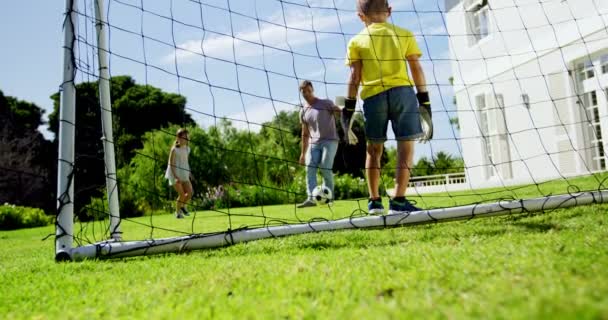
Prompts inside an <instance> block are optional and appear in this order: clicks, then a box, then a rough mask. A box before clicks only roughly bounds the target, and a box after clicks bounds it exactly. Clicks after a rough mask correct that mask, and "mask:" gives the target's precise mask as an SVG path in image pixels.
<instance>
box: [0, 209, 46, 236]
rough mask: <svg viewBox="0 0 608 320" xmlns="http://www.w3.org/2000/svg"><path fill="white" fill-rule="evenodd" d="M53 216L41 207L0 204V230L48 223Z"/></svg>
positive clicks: (39, 225)
mask: <svg viewBox="0 0 608 320" xmlns="http://www.w3.org/2000/svg"><path fill="white" fill-rule="evenodd" d="M52 222H53V218H52V217H49V216H47V215H45V214H44V211H42V209H38V208H28V207H19V206H15V205H9V204H4V205H2V206H0V230H15V229H20V228H33V227H42V226H46V225H49V224H51V223H52Z"/></svg>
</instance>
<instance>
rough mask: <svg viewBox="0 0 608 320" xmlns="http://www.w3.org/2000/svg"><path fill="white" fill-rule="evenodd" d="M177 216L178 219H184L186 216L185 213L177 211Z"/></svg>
mask: <svg viewBox="0 0 608 320" xmlns="http://www.w3.org/2000/svg"><path fill="white" fill-rule="evenodd" d="M175 217H176V218H177V219H183V218H184V215H183V214H182V213H181V212H176V213H175Z"/></svg>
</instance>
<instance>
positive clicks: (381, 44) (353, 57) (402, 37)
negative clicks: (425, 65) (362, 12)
mask: <svg viewBox="0 0 608 320" xmlns="http://www.w3.org/2000/svg"><path fill="white" fill-rule="evenodd" d="M409 56H422V52H421V51H420V48H418V44H417V43H416V38H415V36H414V34H413V33H411V32H410V31H408V30H405V29H402V28H399V27H397V26H395V25H393V24H390V23H387V22H384V23H373V24H370V25H369V26H367V27H366V28H365V29H363V30H362V31H361V32H359V33H358V34H357V35H356V36H354V37H353V38H352V39H351V40H350V41H349V43H348V50H347V53H346V64H347V65H349V66H350V65H351V64H352V63H353V62H355V61H358V60H361V61H362V63H363V70H362V71H361V73H362V74H361V85H362V89H361V99H367V98H369V97H371V96H374V95H377V94H379V93H381V92H384V91H386V90H388V89H390V88H394V87H399V86H411V85H414V83H413V81H412V80H410V77H409V74H408V70H407V61H406V59H405V58H406V57H409Z"/></svg>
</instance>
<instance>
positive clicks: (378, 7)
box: [342, 0, 433, 214]
mask: <svg viewBox="0 0 608 320" xmlns="http://www.w3.org/2000/svg"><path fill="white" fill-rule="evenodd" d="M357 11H358V13H357V14H358V16H359V18H360V19H361V21H362V22H363V23H364V24H365V28H364V29H363V30H362V31H361V32H359V33H358V34H357V35H355V36H354V37H353V38H352V39H351V40H350V42H349V43H348V50H347V65H349V66H350V71H351V73H350V79H349V83H348V95H347V98H346V101H345V106H344V109H343V113H342V126H343V127H349V126H350V122H351V121H352V114H353V113H354V110H355V105H356V103H357V100H356V99H357V92H358V90H359V85H361V86H362V89H361V94H360V95H361V99H362V100H363V114H364V116H365V133H366V136H367V140H368V143H367V158H366V162H365V167H366V173H367V184H368V189H369V194H370V199H369V202H368V210H369V213H370V214H383V213H384V206H383V205H382V198H381V197H380V194H379V191H378V187H379V182H380V158H381V156H382V152H383V147H384V142H385V141H386V131H387V128H388V121H389V120H390V121H391V124H392V128H393V132H394V134H395V139H396V140H397V170H396V176H397V177H396V181H397V183H396V185H395V195H394V198H392V199H390V206H389V214H395V213H405V212H411V211H418V210H420V208H417V207H415V206H414V205H412V204H411V203H410V202H409V201H408V200H406V199H405V189H406V187H407V184H408V182H409V179H410V168H411V167H412V165H413V158H414V142H415V140H417V139H421V140H424V141H428V140H430V139H432V136H433V130H432V118H431V107H430V101H429V94H428V91H427V89H426V79H425V77H424V72H423V70H422V66H421V65H420V62H419V60H418V59H419V58H420V57H421V56H422V52H421V51H420V49H419V48H418V44H417V43H416V38H415V37H414V35H413V34H412V33H411V32H410V31H408V30H405V29H402V28H399V27H397V26H395V25H392V24H390V23H388V22H386V21H387V19H388V17H389V16H390V15H391V7H390V6H389V5H388V1H387V0H357ZM406 61H407V64H406ZM407 65H409V67H410V70H411V73H412V78H410V77H409V75H408V67H407ZM413 85H415V86H416V89H417V92H418V93H417V94H416V93H414V89H413V88H412V86H413ZM416 100H418V103H417V101H416ZM419 106H420V107H419ZM423 126H424V127H425V128H424V129H425V130H423ZM345 132H346V131H345Z"/></svg>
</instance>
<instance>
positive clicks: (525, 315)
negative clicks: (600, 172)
mask: <svg viewBox="0 0 608 320" xmlns="http://www.w3.org/2000/svg"><path fill="white" fill-rule="evenodd" d="M569 183H571V184H576V185H578V186H581V189H593V188H594V186H595V188H597V185H598V184H597V181H595V180H594V179H592V178H583V179H578V180H576V179H575V180H570V182H569ZM567 184H568V183H567V182H563V181H558V182H552V183H548V184H544V185H543V186H542V188H544V189H543V190H541V191H539V190H538V188H537V187H536V186H533V187H521V188H518V189H516V191H501V194H495V193H493V192H494V191H488V190H484V191H483V192H484V193H488V195H487V198H485V199H484V198H482V197H480V196H477V195H471V194H469V195H467V194H465V193H461V195H462V196H457V197H455V196H456V195H457V194H452V197H445V195H434V196H429V197H428V198H427V197H425V198H424V201H425V203H426V205H427V206H431V204H430V202H431V200H430V199H432V200H433V201H432V202H433V204H432V205H433V206H437V207H439V206H446V205H451V204H452V203H453V202H454V201H457V202H459V203H470V202H476V201H482V200H489V199H492V198H493V199H496V198H500V197H507V196H513V195H512V194H511V193H513V192H516V193H517V197H530V196H535V195H537V193H539V192H543V193H563V192H565V187H566V185H567ZM503 192H504V194H503ZM467 196H468V198H467ZM442 201H443V202H442ZM361 205H364V203H363V202H361ZM356 207H357V203H356V202H353V201H344V202H339V203H337V204H336V206H335V207H334V209H333V211H334V212H333V214H334V216H340V215H341V216H343V215H348V214H350V212H349V210H351V211H352V210H353V209H355V208H356ZM607 209H608V205H591V206H584V207H583V206H581V207H575V208H570V209H560V210H555V211H552V212H549V213H545V214H537V215H528V216H521V215H520V216H507V217H495V218H487V219H479V220H471V221H467V222H449V223H442V224H433V225H425V226H415V227H409V228H393V229H382V230H353V231H343V232H328V233H319V234H308V235H300V236H293V237H286V238H279V239H268V240H261V241H256V242H250V243H245V244H239V245H235V246H232V247H228V248H222V249H216V250H205V251H195V252H190V253H187V254H169V255H161V256H153V257H140V258H131V259H121V260H106V261H85V262H79V263H61V264H58V263H55V262H54V261H53V249H54V243H53V241H52V240H48V241H41V239H42V238H43V237H44V236H46V235H48V234H50V233H52V232H53V228H52V227H44V228H35V229H25V230H19V231H8V232H0V243H1V244H2V246H1V247H0V268H1V271H2V272H0V319H19V318H26V319H30V318H34V319H55V318H67V319H83V318H86V319H96V318H104V319H108V318H112V319H114V318H119V319H121V318H124V319H188V318H192V319H200V318H220V319H249V318H251V319H255V318H289V319H300V318H306V319H313V318H331V319H339V318H353V319H361V318H365V319H369V318H373V319H393V318H404V319H409V318H425V319H426V318H436V319H443V318H456V319H459V318H497V319H530V318H537V319H538V318H543V319H544V318H558V319H608V215H607V214H606V211H607ZM239 212H243V213H260V212H261V208H243V209H238V210H233V211H231V213H239ZM294 212H296V213H297V214H298V215H299V216H300V217H301V218H302V219H307V218H311V217H326V218H331V214H332V213H331V212H330V211H328V210H327V209H322V208H319V209H307V210H299V211H295V210H294V207H293V206H273V207H265V208H264V214H265V215H266V216H272V217H290V218H293V216H294ZM211 215H213V214H212V213H205V212H200V213H198V214H197V218H196V220H195V222H194V223H192V218H190V219H186V220H176V219H174V218H173V217H171V216H169V215H161V216H153V217H142V218H138V219H134V221H137V222H144V223H149V222H150V221H152V223H153V224H154V225H155V226H158V227H164V228H168V229H175V230H182V231H184V232H189V231H190V230H192V229H195V231H197V232H198V231H212V230H217V229H221V228H225V226H226V225H227V222H226V221H225V220H226V218H225V217H222V216H218V217H215V218H214V217H211ZM203 217H205V218H203ZM150 219H152V220H150ZM258 220H259V218H235V221H233V226H235V227H236V226H238V225H241V224H248V223H256V222H259V221H258ZM96 225H97V228H99V227H101V226H102V224H87V225H83V231H82V233H81V234H82V237H83V238H84V237H91V238H94V237H96V235H95V234H96V233H99V230H93V227H94V226H96ZM123 229H124V231H125V237H127V238H132V239H142V238H147V237H149V236H150V229H149V228H147V227H146V226H141V225H137V224H136V223H134V222H126V221H125V224H124V226H123ZM171 234H175V232H171V231H162V230H154V233H153V236H154V237H159V236H166V235H171Z"/></svg>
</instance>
